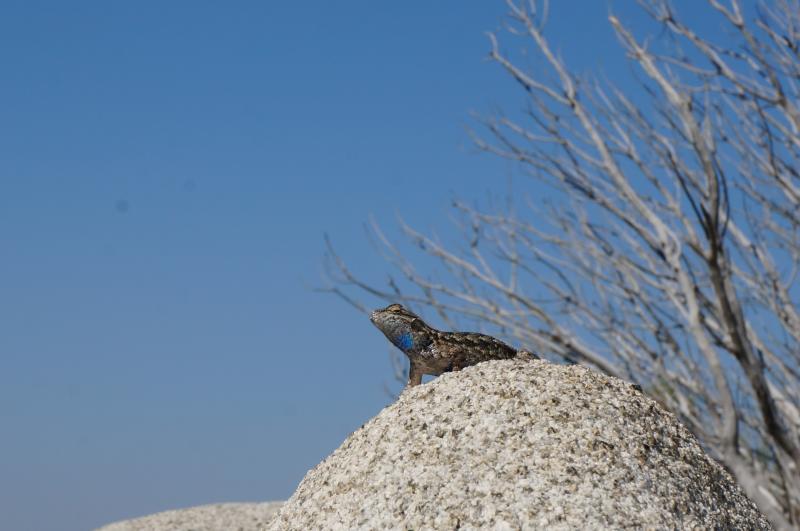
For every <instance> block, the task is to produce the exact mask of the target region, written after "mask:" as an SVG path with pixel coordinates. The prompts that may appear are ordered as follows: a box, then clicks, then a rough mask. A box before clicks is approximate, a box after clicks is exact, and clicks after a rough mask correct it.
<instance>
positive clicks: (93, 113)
mask: <svg viewBox="0 0 800 531" xmlns="http://www.w3.org/2000/svg"><path fill="white" fill-rule="evenodd" d="M619 4H620V6H619V8H618V9H615V12H617V13H618V14H619V15H621V17H622V19H623V20H624V21H627V22H629V23H631V24H633V25H634V27H638V26H637V25H638V24H642V23H643V18H642V16H641V14H639V12H638V11H637V10H636V9H631V8H632V4H633V3H632V2H619ZM623 4H624V5H623ZM608 10H609V7H608V4H607V3H605V2H594V1H592V2H586V1H584V2H578V1H577V0H569V1H565V2H554V6H553V8H552V14H551V18H550V24H549V26H548V34H549V35H550V37H551V39H552V40H553V41H554V42H555V43H557V47H558V48H559V49H560V50H561V51H562V55H563V56H564V57H565V59H567V61H568V62H569V63H570V64H571V65H572V66H574V67H575V68H576V69H578V70H589V69H593V70H598V69H599V71H602V72H605V73H606V74H608V75H610V76H613V77H618V76H622V75H624V74H625V73H626V72H627V71H628V69H627V66H625V64H624V62H623V61H622V53H621V52H620V50H619V47H618V45H617V43H616V40H615V38H614V36H613V34H612V33H611V30H610V28H609V26H608V24H607V22H606V15H607V13H608ZM504 12H505V8H504V5H503V3H502V2H500V1H492V2H469V3H467V2H455V1H442V2H391V3H390V2H380V3H379V2H366V1H351V2H335V3H334V2H322V1H308V2H236V3H219V2H202V1H201V2H188V1H175V2H149V1H144V2H37V1H25V2H22V1H19V2H13V1H12V2H6V3H5V5H4V10H3V16H2V17H0V64H1V65H2V69H3V72H2V83H0V98H1V99H2V102H3V103H2V105H0V123H2V126H0V296H2V298H1V299H0V323H1V324H0V328H2V332H0V419H2V432H0V433H2V436H1V437H0V528H2V529H15V530H28V529H31V530H39V529H61V530H78V529H86V528H91V527H96V526H99V525H101V524H104V523H108V522H110V521H113V520H118V519H123V518H130V517H134V516H139V515H142V514H147V513H152V512H156V511H160V510H165V509H170V508H177V507H182V506H190V505H197V504H204V503H212V502H224V501H257V500H272V499H286V498H287V497H288V496H289V495H290V494H291V493H292V491H293V490H294V487H295V486H296V485H297V483H298V482H299V481H300V479H301V478H302V476H303V474H304V473H305V472H306V471H307V470H308V469H309V468H311V467H312V466H314V465H315V464H316V463H317V462H318V461H319V460H320V459H322V458H323V457H324V456H326V455H327V454H329V453H330V452H331V451H332V450H333V449H335V448H336V447H337V446H338V445H339V444H340V443H341V441H342V440H343V439H344V438H345V437H346V436H347V435H348V434H349V433H351V432H352V431H353V430H355V429H357V428H358V427H359V426H361V425H362V424H363V423H364V422H366V421H367V420H369V418H371V417H372V416H373V415H375V414H376V413H377V412H378V411H380V409H381V408H383V407H384V406H386V405H387V404H388V403H389V401H390V399H389V397H388V396H387V395H386V394H385V393H384V390H383V384H384V383H385V382H388V381H390V380H391V368H390V364H389V361H388V355H387V353H388V351H389V345H388V343H387V342H386V341H385V339H384V338H383V337H382V336H381V335H380V334H379V332H378V331H377V330H375V329H374V328H372V326H371V325H370V323H369V322H368V321H367V320H366V318H365V317H364V316H363V315H361V314H359V313H357V312H356V311H354V310H352V309H351V308H350V307H348V306H346V305H345V304H344V303H342V302H341V301H340V300H338V299H336V298H334V297H332V296H329V295H324V294H320V293H316V292H314V291H313V288H314V287H317V286H320V285H322V283H323V280H322V276H321V271H322V256H323V252H324V245H323V234H324V233H328V234H330V236H331V238H332V239H333V241H334V242H335V244H336V246H337V249H338V250H339V251H340V253H341V254H342V255H343V256H344V257H345V258H346V259H347V261H348V262H349V263H350V264H351V265H352V266H353V268H354V269H355V270H357V271H358V272H359V273H361V274H363V275H365V276H367V277H370V278H376V279H380V278H383V276H384V275H385V272H386V271H387V269H388V268H387V266H386V265H385V263H384V262H382V260H381V259H380V258H379V257H378V256H377V255H375V253H374V252H373V250H372V248H371V246H370V245H369V244H368V242H367V239H366V237H365V234H364V230H363V225H364V223H365V222H367V221H368V219H369V218H370V216H375V218H376V219H377V220H378V221H380V222H381V223H382V224H384V225H385V226H386V227H387V228H388V230H389V232H390V233H392V232H393V230H392V228H393V227H394V226H395V225H394V220H395V216H396V215H398V214H399V215H402V216H403V217H404V218H405V219H406V220H407V221H409V222H410V223H412V224H413V225H414V226H416V227H418V228H420V229H422V230H425V231H434V230H435V231H438V232H442V233H446V232H447V231H448V230H449V229H448V227H449V226H450V222H449V214H448V204H449V201H450V199H451V198H452V197H453V196H459V197H462V198H467V199H470V200H474V201H477V202H480V201H483V200H485V198H486V197H487V194H489V193H492V192H495V193H496V192H498V191H499V192H501V193H502V192H503V191H504V190H505V189H506V184H507V179H508V176H509V175H510V174H511V173H512V171H513V170H512V169H511V168H509V167H508V165H507V164H505V163H503V162H501V161H498V160H495V159H493V158H491V157H490V156H488V155H481V154H477V153H475V152H474V150H473V149H472V148H471V147H470V142H469V139H468V136H467V134H466V133H465V130H464V127H465V126H467V125H469V124H474V122H472V120H471V118H470V112H471V111H478V112H484V113H488V112H489V111H490V110H491V109H493V108H495V107H503V108H505V109H510V110H515V109H518V108H520V107H522V105H523V101H524V100H523V96H522V94H520V93H519V92H518V91H517V89H516V87H515V86H514V85H513V83H512V82H511V81H510V80H509V79H508V78H507V77H506V76H505V75H504V74H503V73H502V72H501V71H500V69H499V68H498V67H497V66H496V65H494V64H492V63H490V62H488V61H487V60H486V54H487V52H488V42H487V39H486V37H485V35H484V32H485V31H487V30H495V29H499V27H500V24H501V21H502V17H503V15H504ZM504 42H506V43H508V44H507V46H508V47H509V48H511V49H515V48H517V47H519V46H520V45H521V44H522V43H521V42H519V41H514V40H513V39H511V38H509V37H505V38H504Z"/></svg>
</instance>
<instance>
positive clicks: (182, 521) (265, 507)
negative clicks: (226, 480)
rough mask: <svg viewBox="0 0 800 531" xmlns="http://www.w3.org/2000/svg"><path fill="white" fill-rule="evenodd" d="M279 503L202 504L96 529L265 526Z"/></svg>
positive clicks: (248, 529) (253, 529)
mask: <svg viewBox="0 0 800 531" xmlns="http://www.w3.org/2000/svg"><path fill="white" fill-rule="evenodd" d="M282 503H283V502H264V503H217V504H214V505H201V506H199V507H190V508H188V509H177V510H174V511H164V512H163V513H156V514H151V515H149V516H143V517H141V518H135V519H133V520H125V521H122V522H115V523H113V524H109V525H107V526H103V527H101V528H100V529H98V530H97V531H221V530H225V531H257V530H263V529H267V524H268V523H269V521H270V520H272V518H273V517H274V516H275V513H276V512H277V510H278V509H279V508H280V506H281V504H282Z"/></svg>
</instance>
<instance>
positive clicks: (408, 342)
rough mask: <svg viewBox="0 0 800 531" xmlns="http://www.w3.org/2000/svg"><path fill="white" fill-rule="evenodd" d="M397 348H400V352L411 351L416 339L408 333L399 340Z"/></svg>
mask: <svg viewBox="0 0 800 531" xmlns="http://www.w3.org/2000/svg"><path fill="white" fill-rule="evenodd" d="M397 346H398V347H399V348H400V350H409V349H410V348H411V347H413V346H414V338H413V337H412V336H411V334H410V333H409V332H406V333H405V334H403V335H402V336H400V337H398V338H397Z"/></svg>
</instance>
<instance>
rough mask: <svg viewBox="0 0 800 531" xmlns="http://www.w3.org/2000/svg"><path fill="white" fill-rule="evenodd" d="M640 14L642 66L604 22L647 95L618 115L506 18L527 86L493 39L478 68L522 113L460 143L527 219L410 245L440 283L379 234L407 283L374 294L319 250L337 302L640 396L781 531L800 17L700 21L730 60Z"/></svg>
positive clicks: (524, 22)
mask: <svg viewBox="0 0 800 531" xmlns="http://www.w3.org/2000/svg"><path fill="white" fill-rule="evenodd" d="M639 4H640V6H641V7H642V8H643V9H644V10H646V12H647V13H648V14H649V15H650V17H652V19H653V20H654V21H655V22H656V23H657V24H659V25H660V28H661V33H660V36H661V38H660V39H656V40H654V41H653V42H651V43H649V44H645V42H644V41H643V40H642V39H641V37H637V36H636V35H634V32H633V31H632V30H631V29H629V28H627V27H626V26H624V25H623V24H622V23H621V22H620V20H619V19H617V18H616V17H614V16H610V17H609V22H610V24H611V26H612V27H613V29H614V31H615V32H616V34H617V36H618V38H619V40H620V42H621V45H622V48H623V49H624V51H625V52H626V53H627V58H628V60H629V61H630V62H631V63H632V64H633V65H634V66H635V67H636V71H637V72H638V76H639V77H640V82H641V83H640V87H641V89H643V90H641V91H638V92H636V93H632V92H631V91H627V92H624V91H622V90H621V89H619V88H617V87H615V86H614V85H613V84H612V83H599V82H596V81H592V80H590V79H585V78H583V77H579V76H577V75H575V74H573V73H572V72H571V71H570V70H569V69H568V67H567V65H566V63H565V61H564V60H562V59H561V58H560V57H559V56H558V55H557V54H556V53H555V52H554V51H553V49H552V48H551V45H550V43H549V42H548V40H547V39H546V38H545V34H544V27H543V26H544V24H543V21H544V18H546V13H547V5H546V3H544V4H542V3H538V2H534V1H530V2H515V1H511V0H509V2H508V9H509V24H508V28H507V29H508V32H509V33H510V34H511V35H513V37H512V38H521V39H526V41H527V43H528V47H529V48H530V49H531V50H532V51H533V52H534V53H535V57H536V58H537V59H538V61H539V62H540V66H539V67H538V68H536V71H535V72H534V71H532V70H533V69H531V68H530V67H525V66H522V62H521V60H520V59H519V58H516V57H515V56H514V55H513V54H508V53H506V52H504V51H503V50H502V49H501V46H500V44H499V42H498V38H497V37H496V36H495V35H493V34H492V35H490V36H489V39H490V43H491V53H490V56H491V58H492V59H493V60H494V61H495V62H497V63H498V64H499V65H500V66H502V68H503V69H505V71H506V72H508V74H510V76H511V77H512V78H513V79H514V80H515V81H516V82H517V83H518V84H519V85H520V86H521V87H522V88H523V89H524V91H525V93H526V102H527V108H526V109H525V111H524V112H523V113H518V115H514V116H508V115H503V114H499V115H496V116H493V117H491V118H488V119H485V120H483V124H484V125H485V127H486V129H485V131H486V133H483V134H476V135H475V136H474V138H475V142H476V144H477V146H479V147H480V148H481V149H483V150H485V151H487V152H489V153H493V154H494V155H497V156H499V157H502V158H505V159H509V160H512V161H515V162H516V163H518V166H519V168H520V169H521V171H522V172H524V173H525V174H526V175H528V176H530V178H531V181H528V182H532V183H534V184H535V185H536V186H537V188H536V193H537V196H536V199H535V200H528V201H526V202H525V206H524V208H522V209H520V208H517V207H516V206H513V207H511V206H510V207H507V208H500V209H491V210H481V209H478V208H475V207H471V206H469V205H467V204H466V203H463V202H456V203H455V209H456V211H457V212H458V213H459V214H460V219H461V221H462V222H463V224H462V227H463V228H464V237H465V238H464V245H462V246H448V245H445V244H443V243H442V242H441V241H440V240H439V239H437V238H434V237H429V236H426V235H423V234H421V233H419V232H417V231H415V230H414V229H412V228H411V227H409V226H407V225H405V224H402V228H403V230H404V231H405V234H406V235H407V236H408V238H409V239H410V242H411V243H413V244H415V245H416V246H417V247H418V248H419V249H421V250H422V251H424V255H423V258H424V256H425V255H427V256H428V257H433V258H434V259H436V261H437V262H438V265H439V268H438V271H439V272H440V274H439V275H438V276H436V275H435V274H434V273H428V274H422V273H420V272H419V268H418V267H417V266H416V265H415V264H414V263H413V262H412V260H411V259H410V258H409V254H408V253H407V252H406V251H405V250H403V249H400V248H399V246H398V245H399V244H396V243H394V242H393V241H390V239H388V238H386V237H385V236H384V235H383V233H382V232H381V231H380V229H379V228H378V227H377V226H374V234H375V235H376V236H377V238H378V242H379V244H380V247H381V248H382V249H383V250H384V252H385V254H386V257H387V258H388V259H389V260H390V261H391V262H392V263H393V264H394V266H396V268H397V270H398V271H399V273H400V277H399V278H398V279H395V278H394V277H391V278H390V280H389V285H388V287H387V288H379V287H375V286H374V285H372V284H368V283H366V282H364V281H362V280H361V279H360V278H359V277H358V276H357V275H354V274H353V273H352V272H351V271H350V270H349V269H348V268H347V267H346V265H345V263H344V262H342V261H341V259H339V257H338V256H336V255H335V253H333V249H332V248H331V249H330V251H331V257H332V259H333V261H332V264H333V270H334V272H335V274H336V280H337V282H336V283H335V284H334V285H333V287H332V288H331V290H332V291H335V292H336V293H338V294H340V295H342V296H344V297H345V298H348V299H349V300H350V301H351V302H355V298H353V296H352V295H350V294H349V291H348V290H349V289H350V288H351V287H355V288H359V289H361V290H365V291H366V292H368V293H370V294H372V295H375V296H377V297H380V298H383V299H386V300H392V301H398V300H400V301H404V302H406V303H408V304H411V305H412V306H414V305H416V306H418V307H422V308H424V307H426V306H427V307H430V308H432V309H435V310H436V311H437V312H438V313H439V315H440V316H441V318H442V319H444V320H445V321H448V320H449V319H450V318H451V317H453V316H462V317H469V318H475V319H478V320H480V321H482V322H485V323H489V324H490V325H493V326H495V327H496V331H497V332H499V333H501V334H504V335H506V336H509V337H512V338H515V339H516V340H517V341H519V342H521V343H522V344H523V345H525V347H526V348H529V349H533V350H534V351H536V352H539V353H541V354H543V355H545V356H547V357H550V358H551V359H554V360H567V361H570V362H577V363H583V364H587V365H593V366H595V367H596V368H598V369H599V370H601V371H603V372H605V373H607V374H610V375H613V376H617V377H621V378H625V379H629V380H632V381H635V382H637V383H639V384H640V385H641V386H642V387H643V388H644V390H645V391H646V392H647V393H649V394H650V395H651V396H653V397H654V398H656V399H657V400H659V401H660V402H661V403H662V404H664V405H665V406H666V407H667V408H669V409H670V410H672V411H673V412H675V413H676V414H677V415H679V417H680V418H681V419H682V420H683V422H684V423H685V424H686V425H687V426H688V427H689V428H690V429H691V430H692V432H693V433H694V434H695V435H696V436H697V437H698V438H699V439H700V440H701V441H702V443H703V444H704V445H705V447H706V448H707V449H708V451H709V452H710V453H711V454H712V455H713V456H715V457H716V458H717V459H719V460H720V461H721V462H722V463H723V464H724V465H725V466H726V467H727V468H728V469H729V470H730V471H731V473H732V474H733V475H734V476H735V477H736V479H737V480H738V481H739V483H740V484H741V485H742V487H743V488H744V489H745V491H746V492H747V493H748V495H749V496H750V497H751V498H752V499H753V500H754V501H755V502H756V503H757V504H758V506H759V507H760V508H761V510H762V511H763V512H764V513H765V514H766V515H767V516H768V517H769V519H770V521H771V522H772V523H773V525H775V526H776V527H777V528H786V529H788V528H794V527H797V526H798V525H799V524H800V470H799V468H798V467H800V385H799V384H800V312H798V286H797V283H796V276H797V271H798V267H799V266H800V233H799V232H798V225H799V224H800V170H798V169H797V168H796V166H797V167H800V164H798V162H799V159H800V107H799V105H800V98H799V97H798V96H800V93H799V92H798V91H799V90H800V89H799V88H798V82H800V5H799V4H798V2H797V0H775V1H774V2H770V3H765V4H759V5H758V6H742V5H740V4H739V2H738V1H737V0H726V2H724V3H723V1H722V0H707V6H705V5H704V7H707V8H708V9H711V10H713V11H714V12H715V14H716V15H717V16H718V17H719V20H720V21H722V23H723V25H724V27H725V28H726V31H727V32H728V38H729V39H732V40H734V41H735V45H730V42H728V45H727V46H722V45H718V44H715V43H714V42H712V39H710V38H708V37H706V36H704V35H701V34H700V33H698V32H696V31H695V29H693V28H692V27H690V26H688V25H686V24H685V23H684V22H683V21H682V19H681V18H680V17H679V16H678V14H677V13H676V12H675V11H674V9H673V8H672V7H671V5H670V4H669V2H668V1H666V0H642V1H640V2H639ZM746 9H747V10H749V11H752V13H750V12H749V11H748V13H747V14H746V13H745V10H746ZM727 40H728V39H726V41H727ZM543 184H545V185H547V189H548V190H549V193H548V194H547V197H548V198H549V199H548V200H544V199H543V196H542V192H541V190H542V188H543V186H542V185H543ZM423 261H424V262H426V268H427V267H428V265H427V264H428V263H429V262H430V260H428V259H427V258H425V259H424V260H423Z"/></svg>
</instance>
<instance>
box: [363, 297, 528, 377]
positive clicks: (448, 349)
mask: <svg viewBox="0 0 800 531" xmlns="http://www.w3.org/2000/svg"><path fill="white" fill-rule="evenodd" d="M369 320H370V321H372V324H374V325H375V326H376V327H378V330H380V331H381V332H383V335H385V336H386V338H387V339H388V340H389V341H391V342H392V344H393V345H394V346H396V347H397V348H399V349H400V350H402V351H403V353H404V354H405V355H406V356H408V359H409V360H410V361H411V368H410V369H409V373H408V383H407V384H406V388H408V387H413V386H415V385H419V384H420V383H421V382H422V375H423V374H432V375H435V376H438V375H440V374H442V373H443V372H448V371H458V370H461V369H463V368H464V367H469V366H470V365H475V364H476V363H480V362H482V361H488V360H507V359H512V358H519V359H532V358H537V356H535V355H534V354H531V353H530V352H527V351H525V350H516V349H514V348H512V347H510V346H508V345H506V344H505V343H503V342H502V341H500V340H499V339H495V338H493V337H492V336H487V335H485V334H477V333H473V332H442V331H440V330H436V329H435V328H432V327H430V326H428V325H427V324H426V323H425V321H423V320H422V319H420V317H419V316H418V315H416V314H414V313H413V312H410V311H409V310H407V309H406V308H404V307H403V306H401V305H400V304H390V305H389V306H387V307H386V308H384V309H382V310H375V311H374V312H372V315H370V317H369Z"/></svg>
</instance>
